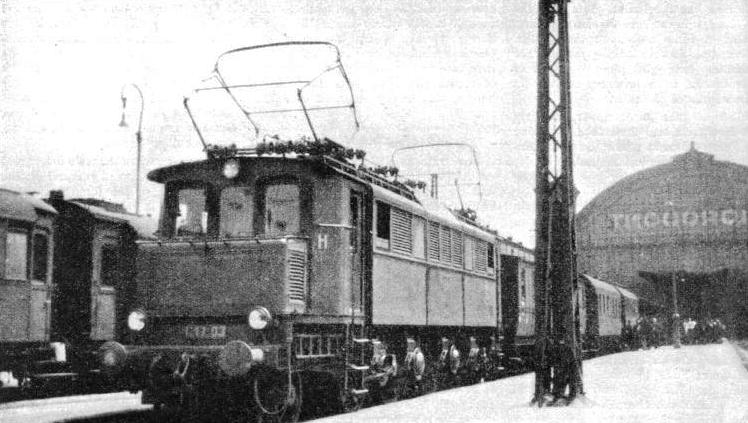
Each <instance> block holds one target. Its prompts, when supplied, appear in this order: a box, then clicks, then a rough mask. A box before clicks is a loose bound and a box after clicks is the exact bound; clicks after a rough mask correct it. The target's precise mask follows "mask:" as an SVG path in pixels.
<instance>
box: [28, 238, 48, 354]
mask: <svg viewBox="0 0 748 423" xmlns="http://www.w3.org/2000/svg"><path fill="white" fill-rule="evenodd" d="M51 248H52V243H51V242H50V237H49V233H48V232H47V231H42V230H37V231H34V234H33V236H32V238H31V269H29V270H30V274H31V278H30V279H31V282H30V286H29V287H30V292H29V299H30V302H29V340H32V341H43V340H48V339H49V331H50V327H49V325H50V315H51V313H52V283H51V282H52V250H51Z"/></svg>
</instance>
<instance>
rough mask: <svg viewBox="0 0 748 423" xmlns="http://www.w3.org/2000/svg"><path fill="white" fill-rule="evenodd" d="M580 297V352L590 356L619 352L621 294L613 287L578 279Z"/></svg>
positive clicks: (590, 278)
mask: <svg viewBox="0 0 748 423" xmlns="http://www.w3.org/2000/svg"><path fill="white" fill-rule="evenodd" d="M579 282H580V283H579V289H580V297H581V298H582V300H583V304H582V306H581V307H580V309H581V310H584V316H580V318H583V323H582V324H581V325H580V326H582V328H581V329H582V330H581V332H582V334H583V338H582V339H583V346H582V348H583V349H584V350H587V351H589V352H592V353H596V352H598V351H607V352H610V351H618V350H620V349H621V334H622V331H623V319H622V315H623V314H622V313H623V312H622V300H621V292H620V291H619V289H618V288H617V287H616V286H615V285H611V284H609V283H607V282H604V281H601V280H599V279H595V278H593V277H592V276H589V275H584V274H581V275H579Z"/></svg>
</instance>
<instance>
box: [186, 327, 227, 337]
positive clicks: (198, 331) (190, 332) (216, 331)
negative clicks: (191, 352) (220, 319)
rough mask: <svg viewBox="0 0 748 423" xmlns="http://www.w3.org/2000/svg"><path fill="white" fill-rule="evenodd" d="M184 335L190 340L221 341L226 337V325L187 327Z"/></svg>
mask: <svg viewBox="0 0 748 423" xmlns="http://www.w3.org/2000/svg"><path fill="white" fill-rule="evenodd" d="M184 334H185V336H186V337H187V338H188V339H221V338H225V337H226V325H187V326H185V328H184Z"/></svg>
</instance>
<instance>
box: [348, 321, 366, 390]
mask: <svg viewBox="0 0 748 423" xmlns="http://www.w3.org/2000/svg"><path fill="white" fill-rule="evenodd" d="M364 332H365V328H364V326H363V325H358V324H351V325H350V326H349V327H348V336H349V339H350V341H351V342H350V344H349V345H348V350H347V351H346V369H345V372H346V376H345V377H346V388H347V391H348V393H349V394H350V395H352V396H354V397H362V396H365V395H367V394H368V393H369V389H368V388H367V387H366V375H367V374H368V372H369V369H370V366H369V364H368V363H367V359H368V354H367V348H368V347H369V346H370V345H371V340H370V339H369V338H367V337H365V336H363V335H364Z"/></svg>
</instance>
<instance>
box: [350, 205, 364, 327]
mask: <svg viewBox="0 0 748 423" xmlns="http://www.w3.org/2000/svg"><path fill="white" fill-rule="evenodd" d="M349 219H350V221H349V222H348V224H349V225H350V227H351V234H350V243H351V290H352V295H351V303H352V307H353V310H354V312H355V313H357V314H361V313H362V312H363V307H362V306H363V303H362V298H363V291H364V265H363V260H364V254H363V251H362V249H363V248H362V246H363V221H364V219H363V201H362V196H361V193H359V192H356V191H351V205H350V213H349Z"/></svg>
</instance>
